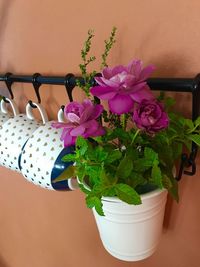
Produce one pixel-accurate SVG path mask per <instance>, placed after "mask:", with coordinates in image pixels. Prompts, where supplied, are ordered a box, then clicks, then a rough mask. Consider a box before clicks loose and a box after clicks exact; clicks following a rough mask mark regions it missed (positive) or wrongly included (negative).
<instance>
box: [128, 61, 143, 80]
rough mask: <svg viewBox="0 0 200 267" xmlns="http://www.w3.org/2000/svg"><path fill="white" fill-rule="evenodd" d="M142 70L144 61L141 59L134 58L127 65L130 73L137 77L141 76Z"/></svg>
mask: <svg viewBox="0 0 200 267" xmlns="http://www.w3.org/2000/svg"><path fill="white" fill-rule="evenodd" d="M141 70H142V61H141V60H139V59H134V60H132V61H131V62H130V63H129V64H128V66H127V71H128V73H130V74H132V75H134V76H135V78H136V79H138V78H139V76H140V73H141Z"/></svg>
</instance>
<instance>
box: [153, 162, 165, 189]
mask: <svg viewBox="0 0 200 267" xmlns="http://www.w3.org/2000/svg"><path fill="white" fill-rule="evenodd" d="M150 182H152V183H153V184H155V185H157V186H158V187H159V188H161V189H162V188H163V185H162V173H161V170H160V168H159V166H158V165H157V164H155V165H154V166H153V168H152V170H151V178H150Z"/></svg>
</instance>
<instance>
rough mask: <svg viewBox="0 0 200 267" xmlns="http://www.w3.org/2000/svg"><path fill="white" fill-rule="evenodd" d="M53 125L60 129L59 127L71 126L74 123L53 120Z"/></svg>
mask: <svg viewBox="0 0 200 267" xmlns="http://www.w3.org/2000/svg"><path fill="white" fill-rule="evenodd" d="M51 127H53V128H56V129H59V128H71V127H73V125H72V124H71V123H66V122H58V121H55V122H52V123H51Z"/></svg>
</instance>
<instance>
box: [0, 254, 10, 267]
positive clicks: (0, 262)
mask: <svg viewBox="0 0 200 267" xmlns="http://www.w3.org/2000/svg"><path fill="white" fill-rule="evenodd" d="M0 267H9V265H8V264H7V263H6V262H5V261H4V259H3V258H2V257H1V255H0Z"/></svg>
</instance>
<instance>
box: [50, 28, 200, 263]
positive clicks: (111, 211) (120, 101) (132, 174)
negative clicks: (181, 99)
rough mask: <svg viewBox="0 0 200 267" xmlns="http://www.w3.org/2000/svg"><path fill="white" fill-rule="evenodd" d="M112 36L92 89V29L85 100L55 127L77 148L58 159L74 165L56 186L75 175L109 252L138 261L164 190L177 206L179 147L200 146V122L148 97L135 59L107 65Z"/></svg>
mask: <svg viewBox="0 0 200 267" xmlns="http://www.w3.org/2000/svg"><path fill="white" fill-rule="evenodd" d="M114 36H115V30H114V32H113V31H112V33H111V37H110V39H109V41H107V42H106V45H107V47H106V49H105V53H104V54H103V55H104V56H103V57H102V58H103V59H104V60H103V65H104V69H103V71H102V72H101V75H100V76H99V75H98V77H97V76H96V77H95V78H94V79H95V81H96V83H97V86H91V78H92V77H94V75H96V72H93V73H92V74H89V75H88V74H87V72H86V66H87V63H89V62H92V61H93V60H94V57H90V58H89V60H86V56H87V53H88V52H89V50H90V45H91V38H92V37H91V32H89V38H88V39H87V41H86V44H85V50H82V58H83V62H84V63H83V64H82V65H80V67H81V70H82V75H83V77H84V80H85V85H84V86H83V85H82V87H84V88H83V89H84V91H85V92H86V95H87V96H88V98H87V99H85V100H84V101H83V102H82V103H78V102H75V101H74V102H71V103H70V104H68V105H66V106H65V110H64V113H65V117H66V119H67V122H66V123H54V124H53V125H52V126H53V127H56V128H63V132H62V136H61V139H62V140H63V141H64V145H65V146H74V151H73V153H71V154H67V155H65V156H64V157H63V161H70V162H74V163H75V164H73V165H71V166H70V167H69V168H68V169H66V170H65V171H64V172H63V173H62V174H61V175H60V176H59V177H57V179H56V180H55V182H56V181H60V180H63V179H68V178H71V177H72V176H75V177H77V179H78V182H79V187H80V189H81V190H82V191H83V193H85V195H86V205H87V207H89V208H92V209H93V213H94V216H95V219H96V222H97V226H98V229H99V233H100V237H101V239H102V242H103V245H104V247H105V248H106V250H107V251H108V252H109V253H110V254H112V255H113V256H115V257H117V258H119V259H122V260H126V261H136V260H141V259H144V258H146V257H148V256H150V255H151V254H152V253H153V252H154V251H155V249H156V247H157V245H158V242H159V239H160V234H161V230H162V223H163V216H164V209H165V203H166V197H167V192H169V194H170V195H171V196H172V197H173V198H174V199H176V200H177V201H178V185H177V181H176V179H175V175H174V165H175V162H176V161H177V160H178V159H179V158H180V155H181V153H182V150H183V147H184V149H189V150H190V149H191V143H192V142H195V143H196V144H197V145H198V146H199V145H200V129H199V125H200V118H198V119H197V120H196V121H195V122H192V121H191V120H189V119H186V118H184V117H182V116H180V115H178V114H176V113H174V112H172V111H171V108H172V106H173V104H174V100H173V99H171V98H166V99H165V98H164V97H163V95H162V94H161V95H160V96H159V97H158V98H156V97H155V96H154V95H153V93H152V91H151V90H150V88H149V87H148V85H147V82H146V79H147V78H148V77H149V76H150V75H151V73H152V72H153V70H154V67H153V66H152V65H150V66H147V67H145V68H143V67H142V62H141V61H140V60H133V61H131V62H130V63H129V64H128V65H127V66H122V65H120V66H116V67H114V68H109V67H107V64H106V60H105V59H106V57H107V55H108V52H109V49H110V48H111V47H112V45H113V43H114V42H115V40H114ZM90 37H91V38H90ZM108 44H109V45H108ZM79 85H80V84H79ZM91 97H96V98H95V99H97V98H98V99H100V100H103V101H104V103H105V105H104V106H103V105H101V104H99V103H96V102H97V101H93V100H91ZM92 99H93V98H92Z"/></svg>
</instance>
